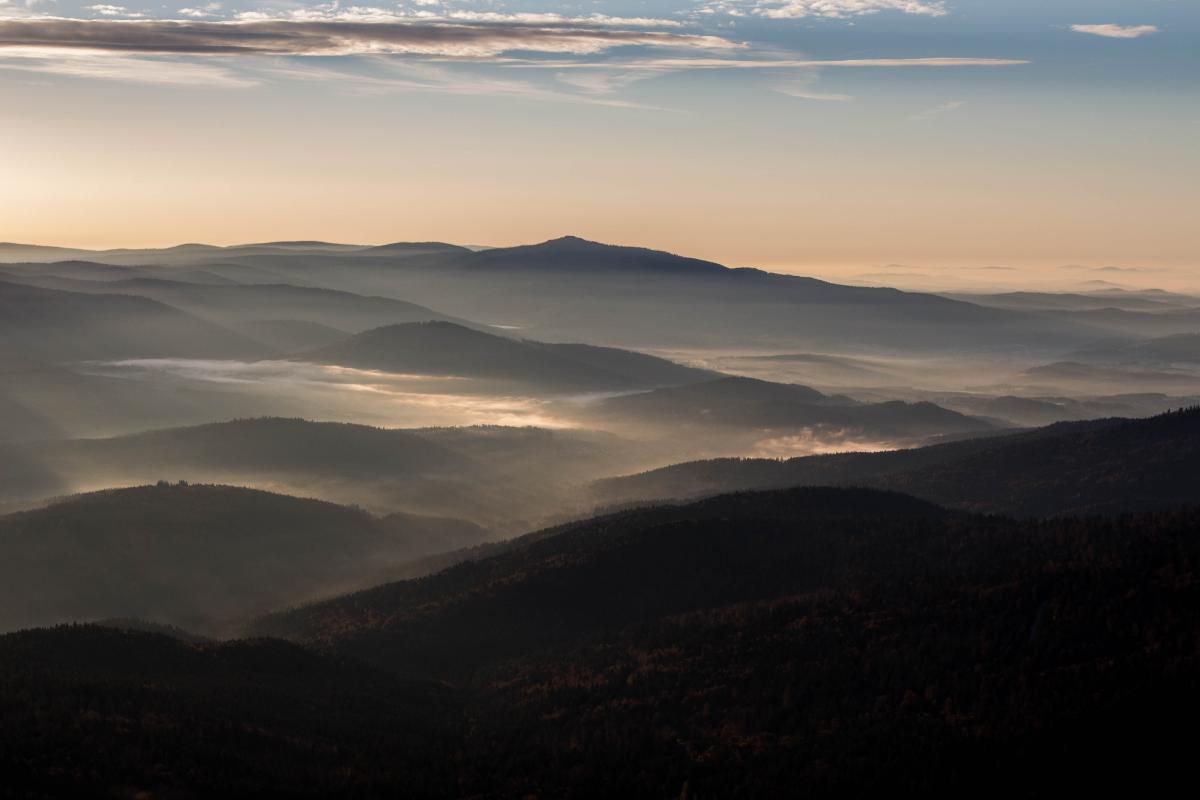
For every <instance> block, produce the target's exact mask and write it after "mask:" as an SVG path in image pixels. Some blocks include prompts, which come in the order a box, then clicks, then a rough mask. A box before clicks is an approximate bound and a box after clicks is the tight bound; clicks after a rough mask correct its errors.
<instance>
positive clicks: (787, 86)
mask: <svg viewBox="0 0 1200 800" xmlns="http://www.w3.org/2000/svg"><path fill="white" fill-rule="evenodd" d="M816 80H817V76H816V74H815V73H811V74H808V75H803V76H801V77H797V78H793V79H792V80H790V81H786V82H782V83H777V84H775V85H774V86H772V87H771V88H772V89H774V90H775V91H776V92H779V93H780V94H784V95H787V96H788V97H794V98H796V99H797V100H816V101H819V102H826V103H830V102H832V103H848V102H850V101H851V100H853V99H854V98H853V97H852V96H851V95H848V94H836V93H831V92H818V91H814V90H813V88H812V85H813V84H814V83H815V82H816Z"/></svg>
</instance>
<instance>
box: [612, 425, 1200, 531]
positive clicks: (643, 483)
mask: <svg viewBox="0 0 1200 800" xmlns="http://www.w3.org/2000/svg"><path fill="white" fill-rule="evenodd" d="M1197 475H1200V409H1196V408H1193V409H1189V410H1186V411H1177V412H1172V413H1167V414H1162V415H1159V416H1156V417H1152V418H1150V419H1144V420H1123V419H1116V420H1096V421H1091V422H1075V423H1059V424H1056V425H1051V426H1049V427H1046V428H1040V429H1037V430H1033V431H1028V432H1024V433H1017V434H1009V435H1005V436H998V437H989V438H982V439H972V440H968V441H962V442H953V443H950V444H942V445H935V446H931V447H922V448H917V449H913V450H898V451H891V452H883V453H846V454H838V455H826V456H810V457H805V458H794V459H790V460H787V461H776V460H768V459H719V460H713V461H700V462H692V463H686V464H677V465H675V466H671V467H665V468H663V469H659V470H654V471H652V472H648V473H644V474H642V475H634V476H629V477H623V478H613V479H609V480H602V481H600V482H598V483H597V484H596V486H595V493H596V494H595V496H596V500H597V502H598V503H600V504H621V503H630V502H641V501H646V500H651V499H660V498H688V497H697V496H702V495H706V494H720V493H722V492H730V491H737V490H741V489H765V488H774V487H783V486H802V485H841V486H876V487H880V488H888V489H895V490H897V491H903V492H907V493H909V494H912V495H915V496H917V497H921V498H925V499H927V500H930V501H933V502H936V503H941V504H944V505H947V506H952V507H955V508H963V509H970V510H973V511H981V512H985V513H1002V514H1019V515H1039V516H1040V515H1052V514H1071V513H1122V512H1127V511H1135V510H1141V509H1152V508H1169V507H1171V506H1174V505H1184V504H1188V503H1191V502H1193V501H1194V498H1195V497H1196V496H1197V494H1196V493H1197V491H1198V489H1200V487H1198V486H1197V483H1196V477H1195V476H1197Z"/></svg>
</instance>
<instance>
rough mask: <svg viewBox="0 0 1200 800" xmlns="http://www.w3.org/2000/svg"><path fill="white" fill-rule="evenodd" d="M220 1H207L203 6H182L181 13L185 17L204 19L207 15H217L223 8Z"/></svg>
mask: <svg viewBox="0 0 1200 800" xmlns="http://www.w3.org/2000/svg"><path fill="white" fill-rule="evenodd" d="M221 7H222V6H221V4H220V3H206V4H204V5H201V6H193V7H191V8H181V9H179V13H180V14H182V15H183V16H185V17H190V18H192V19H203V18H205V17H215V16H217V14H218V12H220V10H221Z"/></svg>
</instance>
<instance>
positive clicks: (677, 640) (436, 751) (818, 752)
mask: <svg viewBox="0 0 1200 800" xmlns="http://www.w3.org/2000/svg"><path fill="white" fill-rule="evenodd" d="M1198 513H1200V512H1197V511H1196V510H1195V509H1191V510H1179V511H1173V512H1160V513H1156V514H1146V515H1131V516H1123V517H1120V518H1116V519H1112V520H1098V519H1073V518H1072V519H1056V520H1049V521H1024V522H1018V521H1013V520H1006V519H1001V518H995V517H977V516H970V515H966V514H961V513H951V512H947V511H945V510H943V509H939V508H937V507H936V506H931V505H929V504H928V503H924V502H921V501H918V500H914V499H912V498H906V497H903V496H901V495H896V494H891V493H881V492H873V491H869V490H836V489H799V490H787V491H782V492H768V493H749V494H740V495H731V496H725V497H719V498H713V499H710V500H706V501H703V502H700V503H695V504H692V505H689V506H684V507H673V508H653V509H642V510H638V511H633V512H626V513H622V514H616V515H609V516H606V517H601V518H597V519H593V520H587V521H583V522H579V523H576V524H572V525H568V526H563V527H560V528H558V529H554V530H551V531H543V532H540V533H538V534H535V535H532V536H529V537H525V538H524V539H522V540H518V541H516V542H514V543H513V545H512V546H511V547H510V548H509V549H508V550H507V551H505V552H503V553H500V554H497V555H495V556H493V557H491V558H487V559H483V560H479V561H476V562H472V563H465V564H462V565H459V566H457V567H454V568H452V569H449V570H447V571H445V572H443V573H440V574H439V575H436V576H433V577H430V578H425V579H423V580H419V581H408V582H404V583H397V584H390V585H386V586H382V587H379V588H377V589H373V590H370V591H366V592H362V593H358V594H355V595H352V596H348V597H343V598H336V599H333V600H330V601H326V602H323V603H320V604H317V605H314V606H310V607H307V608H301V609H297V610H295V611H293V612H289V613H286V614H281V615H274V616H271V617H268V618H265V619H263V620H261V621H260V622H259V623H258V624H257V625H256V630H257V631H258V632H260V633H261V632H271V633H282V634H286V635H288V636H290V637H294V638H295V639H298V640H300V641H297V642H292V643H288V642H282V641H279V640H277V639H263V638H256V639H251V640H245V641H235V642H227V643H217V642H206V641H202V640H196V639H195V637H187V638H185V639H175V638H171V637H169V636H164V635H161V634H157V633H147V632H142V631H138V630H118V629H114V628H111V627H96V626H74V627H63V628H56V629H53V630H36V631H24V632H20V633H16V634H10V635H8V636H3V637H0V769H4V774H5V786H6V788H7V789H15V790H16V791H19V792H22V793H23V794H24V795H32V796H45V795H58V796H61V795H112V794H116V793H118V792H123V793H125V794H133V793H137V792H151V791H152V792H153V793H155V794H159V795H166V796H199V795H211V794H222V795H256V796H263V795H271V794H288V795H297V796H314V797H329V796H366V795H374V794H389V795H390V794H404V795H405V796H412V797H445V796H469V797H525V796H539V797H562V796H570V797H581V796H593V795H594V787H597V786H601V787H603V792H602V793H603V794H606V795H609V794H616V795H620V796H629V797H668V796H670V797H674V796H681V797H734V796H744V797H762V796H774V795H776V794H778V793H779V792H780V790H781V787H787V789H786V792H792V793H799V794H803V795H804V796H806V797H818V798H834V797H846V796H874V795H877V794H881V793H897V794H902V795H906V796H907V795H915V794H920V795H921V796H924V797H937V798H940V797H947V798H949V797H961V796H962V794H963V793H964V791H967V790H968V789H970V788H971V787H974V790H975V791H973V794H976V795H981V796H985V797H988V798H991V797H995V798H1001V797H1011V796H1014V795H1020V794H1022V793H1023V792H1027V791H1028V789H1029V786H1030V782H1031V780H1035V781H1036V784H1037V787H1038V788H1039V789H1040V790H1044V791H1046V792H1047V793H1050V794H1062V793H1070V792H1073V791H1082V792H1085V793H1088V794H1103V793H1104V792H1105V791H1113V790H1116V791H1119V792H1121V793H1126V792H1130V793H1135V792H1136V791H1137V790H1139V789H1140V790H1146V791H1150V792H1152V793H1155V794H1157V793H1161V792H1166V791H1168V790H1169V788H1170V787H1171V786H1173V785H1177V784H1178V783H1179V782H1180V781H1184V780H1186V778H1187V774H1188V772H1187V771H1188V768H1189V764H1190V761H1189V760H1188V757H1187V755H1188V747H1189V742H1188V740H1187V738H1186V737H1180V736H1179V735H1178V730H1179V728H1180V726H1182V725H1185V724H1186V723H1187V721H1188V719H1189V715H1190V713H1191V709H1192V708H1193V707H1194V706H1195V704H1196V702H1197V701H1200V669H1198V668H1197V665H1196V660H1195V658H1194V654H1195V652H1196V648H1197V645H1198V643H1200V614H1198V612H1197V608H1198V606H1197V604H1196V603H1195V596H1194V595H1195V586H1196V583H1197V581H1196V564H1197V563H1200V549H1198V548H1200V540H1198V539H1197V537H1196V536H1195V535H1194V534H1195V531H1196V529H1197V526H1198V525H1200V516H1198ZM139 627H140V626H139ZM364 660H365V661H366V662H368V663H363V662H364ZM421 676H428V677H432V678H433V680H428V679H426V678H422V677H421ZM1098 759H1099V760H1101V761H1102V762H1103V763H1105V764H1120V765H1121V767H1120V768H1119V769H1096V764H1097V763H1098V761H1097V760H1098ZM63 764H67V765H69V768H63V766H62V765H63ZM213 765H219V768H216V767H214V766H213Z"/></svg>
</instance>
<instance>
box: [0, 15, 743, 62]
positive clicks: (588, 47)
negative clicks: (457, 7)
mask: <svg viewBox="0 0 1200 800" xmlns="http://www.w3.org/2000/svg"><path fill="white" fill-rule="evenodd" d="M629 45H642V46H659V47H689V48H728V47H731V46H733V44H732V43H731V42H729V41H728V40H726V39H721V38H719V37H715V36H698V35H688V34H678V33H666V32H661V31H639V30H625V29H607V28H601V27H586V28H570V27H560V26H530V25H512V24H441V23H436V24H434V23H418V22H413V23H407V22H386V23H383V22H380V23H368V22H335V21H292V20H264V21H253V22H187V21H166V20H136V21H125V20H121V21H118V20H76V19H49V18H41V19H21V20H0V48H2V47H7V48H12V47H35V48H64V49H81V50H105V51H112V52H123V53H174V54H190V55H205V54H213V55H222V54H263V55H350V54H356V53H411V54H414V55H445V56H456V55H457V56H487V55H495V54H498V53H505V52H514V51H523V50H525V51H532V52H543V53H597V52H602V51H604V50H608V49H611V48H614V47H621V46H629Z"/></svg>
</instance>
